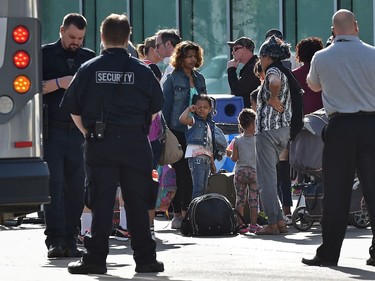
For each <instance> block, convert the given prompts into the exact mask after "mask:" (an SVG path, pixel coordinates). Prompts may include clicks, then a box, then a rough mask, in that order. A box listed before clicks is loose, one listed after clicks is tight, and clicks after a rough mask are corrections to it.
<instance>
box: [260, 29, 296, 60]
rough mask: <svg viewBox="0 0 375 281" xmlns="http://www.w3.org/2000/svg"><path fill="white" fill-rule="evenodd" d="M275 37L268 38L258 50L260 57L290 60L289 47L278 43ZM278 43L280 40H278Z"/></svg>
mask: <svg viewBox="0 0 375 281" xmlns="http://www.w3.org/2000/svg"><path fill="white" fill-rule="evenodd" d="M276 38H277V37H276V36H275V35H272V36H271V37H270V38H268V39H267V40H266V41H265V42H264V43H263V44H262V46H260V49H259V55H260V56H270V57H273V58H278V59H280V60H284V59H287V58H290V50H289V45H287V44H285V43H282V41H281V42H278V41H277V40H279V39H276ZM279 41H280V40H279Z"/></svg>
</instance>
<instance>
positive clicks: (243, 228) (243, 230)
mask: <svg viewBox="0 0 375 281" xmlns="http://www.w3.org/2000/svg"><path fill="white" fill-rule="evenodd" d="M248 232H249V228H248V227H247V225H246V224H242V225H240V226H239V229H238V233H239V234H245V233H248Z"/></svg>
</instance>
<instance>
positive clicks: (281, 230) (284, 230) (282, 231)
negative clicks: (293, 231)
mask: <svg viewBox="0 0 375 281" xmlns="http://www.w3.org/2000/svg"><path fill="white" fill-rule="evenodd" d="M279 232H280V233H282V234H285V233H288V226H286V225H282V226H279Z"/></svg>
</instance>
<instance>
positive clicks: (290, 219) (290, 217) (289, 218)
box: [284, 214, 293, 225]
mask: <svg viewBox="0 0 375 281" xmlns="http://www.w3.org/2000/svg"><path fill="white" fill-rule="evenodd" d="M284 220H285V223H286V225H292V224H293V221H292V215H290V214H289V215H286V216H284Z"/></svg>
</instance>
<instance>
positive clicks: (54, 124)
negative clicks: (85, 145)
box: [48, 120, 78, 130]
mask: <svg viewBox="0 0 375 281" xmlns="http://www.w3.org/2000/svg"><path fill="white" fill-rule="evenodd" d="M48 126H49V127H51V128H57V129H65V130H78V128H77V126H76V124H74V122H64V121H56V120H48Z"/></svg>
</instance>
